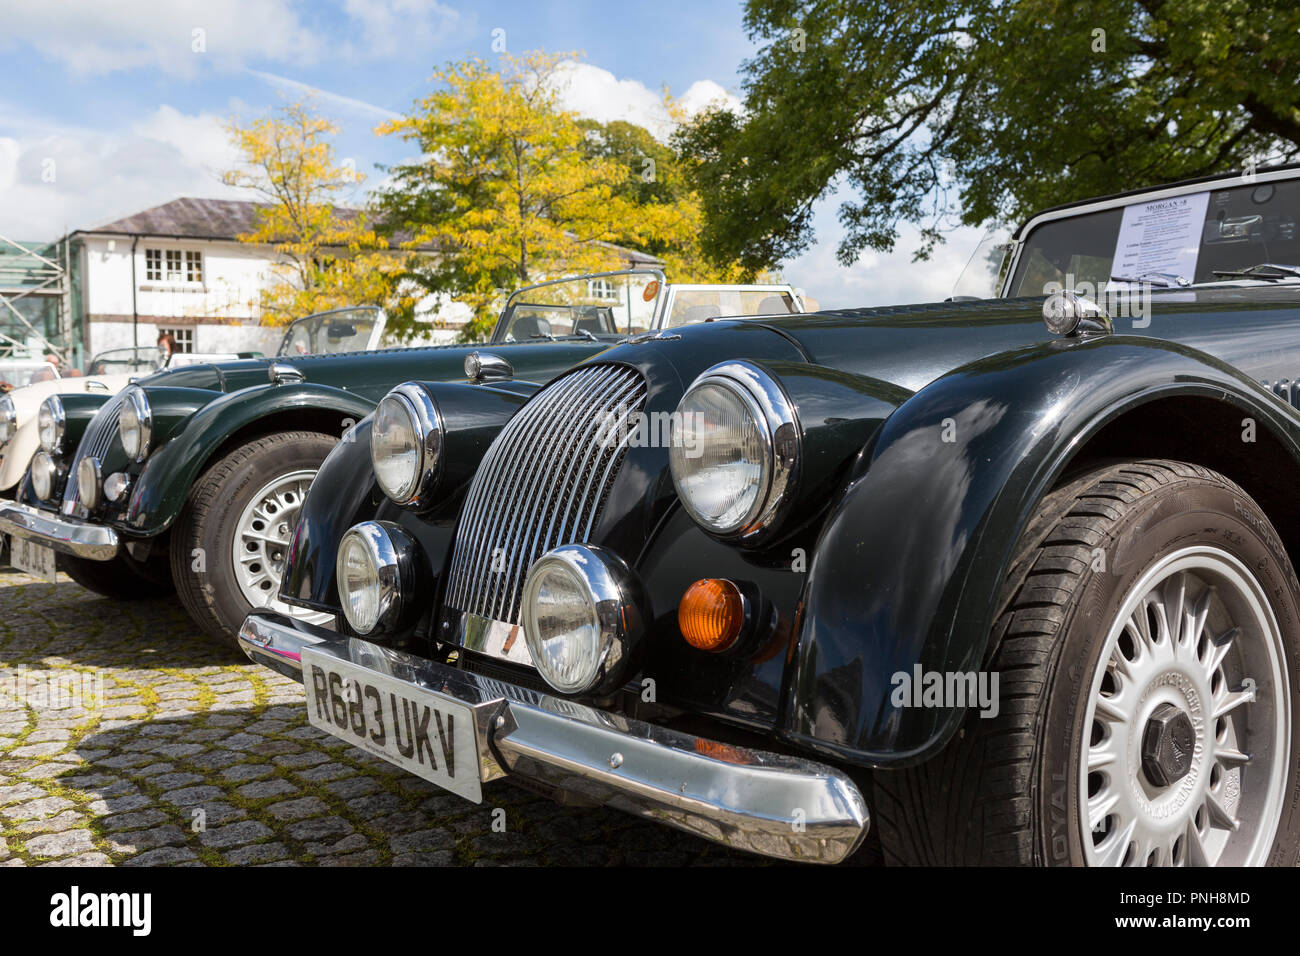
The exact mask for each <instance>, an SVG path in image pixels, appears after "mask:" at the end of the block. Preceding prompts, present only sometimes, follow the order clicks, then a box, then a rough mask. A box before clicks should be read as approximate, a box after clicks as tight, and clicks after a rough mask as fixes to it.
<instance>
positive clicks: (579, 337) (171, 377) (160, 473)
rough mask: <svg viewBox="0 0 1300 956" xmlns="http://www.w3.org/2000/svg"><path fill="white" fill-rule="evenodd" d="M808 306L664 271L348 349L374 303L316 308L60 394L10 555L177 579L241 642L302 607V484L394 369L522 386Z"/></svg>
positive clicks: (121, 590) (531, 295)
mask: <svg viewBox="0 0 1300 956" xmlns="http://www.w3.org/2000/svg"><path fill="white" fill-rule="evenodd" d="M801 308H802V306H801V304H800V301H799V299H798V297H797V296H796V295H795V294H794V291H793V290H792V289H791V288H790V287H789V286H784V285H762V286H755V285H747V286H742V285H736V286H723V285H716V286H675V285H670V284H668V283H666V282H665V279H664V276H663V274H662V273H660V272H658V271H654V270H651V271H622V272H611V273H602V274H598V275H587V276H578V277H572V278H568V279H563V280H556V281H553V282H547V283H541V284H539V285H535V286H532V287H529V288H525V289H522V290H519V291H518V292H515V293H514V294H513V295H512V296H511V297H510V299H509V301H508V302H507V304H506V306H505V308H504V310H503V311H502V313H501V315H500V317H499V319H498V323H497V326H496V328H495V330H494V333H493V336H492V339H491V341H490V342H489V343H487V344H486V345H485V346H440V347H425V348H407V349H381V350H378V351H363V352H359V351H352V350H350V349H354V348H356V347H357V346H356V345H352V346H350V347H349V346H348V345H347V343H349V342H356V341H360V342H361V343H364V342H365V341H366V340H367V336H368V335H369V333H370V331H371V330H372V329H373V328H374V327H375V324H376V322H377V310H375V309H373V308H365V309H351V310H340V311H335V312H330V313H322V314H320V315H318V316H310V317H307V318H306V319H302V320H299V321H298V322H295V323H294V325H293V327H292V328H291V330H290V332H289V333H287V334H286V338H285V346H284V347H283V348H282V349H281V352H280V354H279V355H278V356H277V357H276V358H274V359H260V360H249V361H239V362H225V363H218V364H202V365H193V366H188V367H184V368H178V369H170V370H167V371H164V372H159V373H157V374H154V375H150V376H149V377H147V378H142V379H140V380H139V381H138V382H136V383H135V384H133V385H131V386H129V387H128V388H126V389H125V390H124V391H122V392H121V393H120V394H118V395H117V396H114V397H112V398H107V397H105V396H92V395H86V396H77V397H76V400H75V401H74V400H72V399H69V400H68V401H64V402H63V403H62V404H61V405H60V406H59V407H58V409H57V413H56V414H54V415H53V416H51V417H52V419H53V420H54V421H56V422H57V428H56V429H53V430H52V431H51V432H50V433H49V434H46V435H45V437H44V438H43V439H42V442H43V444H42V449H41V451H39V452H37V453H36V455H35V457H34V458H33V459H32V464H31V466H30V468H29V470H28V474H27V478H26V481H25V482H24V485H23V488H22V490H21V493H20V495H19V500H18V501H16V502H3V503H0V532H2V533H4V534H5V535H8V536H9V537H10V538H12V539H13V543H15V544H16V545H17V546H16V547H11V548H9V549H8V552H7V553H8V554H9V555H11V556H12V559H13V560H15V561H19V562H22V563H26V564H27V565H28V566H29V567H35V568H39V567H45V568H48V569H50V573H52V572H53V568H54V566H55V555H56V554H57V556H58V557H57V563H58V567H59V568H60V569H62V570H64V571H65V572H67V573H68V574H69V575H70V576H71V577H72V578H73V579H74V580H75V581H77V582H78V583H80V584H82V585H84V586H85V587H88V588H90V589H91V590H93V591H96V592H98V593H100V594H104V595H107V596H110V597H115V598H131V597H142V596H149V595H154V594H157V593H158V591H159V589H160V588H164V589H165V588H170V587H171V586H173V585H174V586H175V588H176V591H177V593H178V595H179V596H180V598H181V601H182V602H183V603H184V605H185V607H186V609H187V610H188V611H189V612H190V615H191V616H192V617H193V618H194V620H195V621H196V622H197V623H198V624H199V625H201V626H202V627H203V628H204V630H205V631H206V632H207V633H209V634H211V635H212V636H214V637H217V638H220V639H224V640H233V639H234V636H235V635H236V634H237V633H238V631H239V626H240V624H241V623H242V622H243V620H244V616H245V615H246V614H247V613H248V611H249V610H250V609H251V608H254V607H262V606H265V605H268V604H271V605H274V606H277V607H281V609H282V610H284V611H286V612H289V611H292V610H293V609H292V608H290V607H289V606H282V605H279V604H278V603H277V602H276V600H275V597H276V593H277V591H278V588H279V583H280V575H281V572H282V568H283V564H284V558H285V554H286V552H287V548H288V545H289V539H290V535H291V534H292V532H293V529H294V525H295V522H296V520H297V515H298V512H299V509H300V508H301V506H302V501H303V498H304V497H305V496H306V493H307V488H308V486H309V485H310V484H311V481H312V478H313V477H314V476H315V474H316V471H317V469H318V468H319V467H320V464H321V462H322V461H323V460H324V458H325V456H326V455H327V454H328V453H329V451H330V449H331V448H333V447H334V446H335V444H336V443H338V442H339V441H340V439H341V440H342V441H343V442H344V443H347V442H348V441H350V440H351V437H352V433H351V429H352V426H353V425H354V424H355V423H356V422H357V421H358V420H360V419H361V418H364V417H365V416H367V415H369V414H370V412H371V411H372V410H373V409H374V407H375V403H376V402H378V401H379V400H380V399H381V398H382V397H383V396H384V395H385V393H387V392H388V391H389V389H391V388H392V387H393V386H394V385H397V384H398V383H400V382H403V381H406V380H408V379H411V378H420V379H427V380H432V381H450V380H460V381H465V380H466V378H467V377H468V378H469V379H470V380H473V381H490V380H493V379H496V378H501V377H502V376H507V377H509V378H510V381H509V383H508V384H506V385H505V386H503V388H504V389H505V391H507V392H509V393H510V394H511V395H517V396H523V395H528V394H531V393H532V392H534V391H536V390H537V388H538V387H539V386H540V385H541V384H542V383H545V382H547V381H550V380H551V379H552V378H554V377H555V376H556V375H558V374H560V373H561V372H562V371H564V370H565V369H567V368H570V367H571V366H573V365H574V364H575V363H577V362H579V361H580V360H582V359H584V358H586V357H588V356H590V355H592V354H593V353H595V352H598V351H601V350H602V349H604V348H607V347H608V346H609V345H611V344H613V343H614V342H617V341H619V340H620V339H625V338H627V337H628V336H629V335H631V334H637V333H642V334H651V335H653V334H656V333H657V332H658V331H660V330H662V329H666V328H668V327H672V326H676V325H679V324H684V323H689V322H696V321H703V320H704V319H706V318H711V317H713V316H716V315H723V314H731V312H732V311H734V312H740V313H742V314H756V313H758V312H779V313H786V314H789V313H790V312H797V311H800V310H801ZM306 616H307V617H308V618H309V619H313V620H320V619H321V618H320V616H319V615H311V614H308V615H306Z"/></svg>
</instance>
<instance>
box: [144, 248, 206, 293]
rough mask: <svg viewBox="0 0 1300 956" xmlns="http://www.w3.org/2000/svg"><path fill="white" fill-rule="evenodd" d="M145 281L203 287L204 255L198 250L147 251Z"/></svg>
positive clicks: (145, 253)
mask: <svg viewBox="0 0 1300 956" xmlns="http://www.w3.org/2000/svg"><path fill="white" fill-rule="evenodd" d="M144 279H145V281H146V282H174V283H176V284H177V285H180V284H181V283H189V284H191V285H201V284H202V283H203V253H202V252H200V251H199V250H197V249H146V250H145V251H144Z"/></svg>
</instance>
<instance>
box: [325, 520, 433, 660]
mask: <svg viewBox="0 0 1300 956" xmlns="http://www.w3.org/2000/svg"><path fill="white" fill-rule="evenodd" d="M414 567H415V543H414V541H412V539H411V538H410V537H409V536H408V535H407V534H406V532H404V531H403V530H402V529H401V528H400V527H398V526H397V525H395V524H392V523H391V522H387V521H363V522H362V523H361V524H358V525H354V526H353V527H351V528H349V529H348V530H347V532H346V533H344V535H343V538H342V540H341V541H339V553H338V557H337V558H335V562H334V576H335V585H336V587H337V588H338V592H339V600H340V603H341V604H342V606H343V616H344V617H346V618H347V619H348V624H350V625H351V626H352V629H353V630H354V631H356V632H357V633H358V634H369V633H371V632H372V631H379V632H382V631H387V630H390V629H391V628H393V627H394V626H396V625H397V624H398V623H400V621H401V618H402V609H403V599H404V595H403V591H404V590H409V589H410V588H411V586H412V585H413V583H414V581H413V578H414Z"/></svg>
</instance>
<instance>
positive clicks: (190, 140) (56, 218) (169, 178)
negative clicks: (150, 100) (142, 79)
mask: <svg viewBox="0 0 1300 956" xmlns="http://www.w3.org/2000/svg"><path fill="white" fill-rule="evenodd" d="M231 158H233V153H232V151H231V150H230V147H229V145H228V144H227V143H226V141H225V133H224V130H223V129H222V125H221V120H220V118H218V117H216V116H214V115H212V114H208V113H203V114H198V115H188V114H184V113H181V112H179V111H178V110H176V109H174V108H172V107H170V106H161V107H159V108H158V109H157V110H155V111H153V112H152V113H150V114H148V115H146V116H144V117H142V118H141V119H140V120H139V121H138V122H136V123H134V124H133V125H132V126H131V127H130V129H129V130H128V131H126V132H121V133H119V132H105V131H99V130H85V129H77V128H71V127H69V128H64V129H60V130H43V131H41V132H38V133H33V134H27V135H22V136H19V137H0V194H2V195H3V196H4V202H2V203H0V233H3V234H4V235H7V236H9V237H11V238H16V239H27V240H34V241H35V240H49V239H54V238H57V237H58V236H60V235H62V234H64V233H65V232H68V231H70V230H73V229H85V228H90V227H92V226H96V225H101V224H103V223H105V222H108V221H110V220H112V219H116V218H119V217H121V216H126V215H130V214H131V213H134V212H139V211H140V210H142V209H146V208H148V207H150V206H156V205H158V204H159V203H163V202H167V201H168V200H170V199H174V198H176V197H177V196H210V197H228V198H247V197H246V195H245V194H244V192H243V191H241V190H236V189H234V188H232V187H228V186H225V185H223V184H222V183H221V182H220V180H219V179H218V175H219V173H220V170H221V169H222V168H224V166H225V165H226V164H227V163H228V161H229V160H230V159H231ZM51 176H52V181H47V180H48V179H50V177H51Z"/></svg>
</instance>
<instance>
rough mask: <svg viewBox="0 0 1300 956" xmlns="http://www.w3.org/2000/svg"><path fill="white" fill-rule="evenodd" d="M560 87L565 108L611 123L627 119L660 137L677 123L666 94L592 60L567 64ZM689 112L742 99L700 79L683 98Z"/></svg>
mask: <svg viewBox="0 0 1300 956" xmlns="http://www.w3.org/2000/svg"><path fill="white" fill-rule="evenodd" d="M555 84H556V89H557V91H558V92H559V94H560V102H561V103H562V104H563V106H564V108H565V109H569V110H572V111H573V112H575V113H579V114H581V115H583V116H587V117H590V118H591V119H594V120H599V121H600V122H602V123H609V122H611V121H613V120H626V121H628V122H630V123H636V124H637V125H639V126H644V127H645V128H646V129H648V130H649V131H650V132H651V133H653V134H654V135H655V136H656V137H657V138H659V139H665V138H667V136H668V134H669V133H670V132H671V131H672V127H673V123H672V120H671V119H670V118H669V116H668V111H667V110H666V109H664V104H663V94H662V93H661V92H659V91H657V90H651V89H650V88H649V87H647V86H646V85H645V84H644V83H642V82H640V81H639V80H620V79H619V78H618V77H616V76H615V75H614V74H613V73H611V72H610V71H609V70H603V69H601V68H600V67H598V66H592V65H591V64H590V63H578V62H571V63H565V64H563V65H562V66H561V67H560V69H559V71H558V73H557V76H556V80H555ZM680 100H681V103H682V105H683V106H684V107H685V108H686V111H687V114H688V115H689V114H693V113H696V112H698V111H699V110H701V109H703V108H704V107H706V106H709V105H711V104H712V103H714V102H715V101H722V102H724V103H726V104H727V105H728V106H731V107H732V108H734V109H738V108H739V107H740V102H739V100H737V99H736V97H735V96H733V95H732V94H730V93H728V92H727V91H726V90H724V89H723V88H722V87H721V86H720V85H718V84H717V83H715V82H713V81H712V80H697V81H696V82H695V83H692V84H691V86H690V88H688V89H687V90H686V92H685V93H683V94H682V96H681V97H680Z"/></svg>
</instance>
